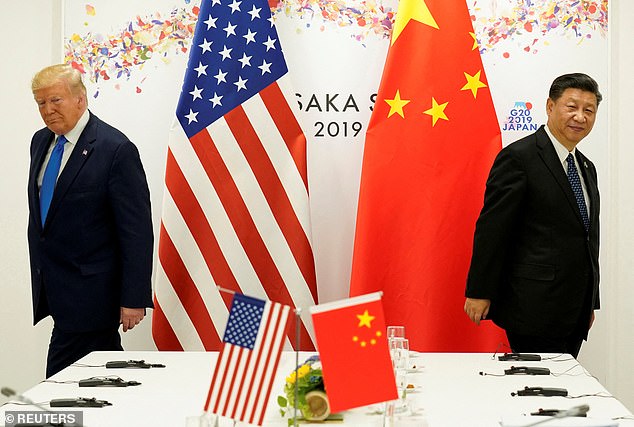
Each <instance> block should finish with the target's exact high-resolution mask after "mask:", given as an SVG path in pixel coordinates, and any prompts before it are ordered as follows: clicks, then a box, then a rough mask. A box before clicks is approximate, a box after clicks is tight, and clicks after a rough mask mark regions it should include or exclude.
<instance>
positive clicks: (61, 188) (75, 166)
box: [46, 114, 97, 222]
mask: <svg viewBox="0 0 634 427" xmlns="http://www.w3.org/2000/svg"><path fill="white" fill-rule="evenodd" d="M96 135H97V121H96V118H95V117H94V116H93V115H92V114H91V115H90V119H89V120H88V123H87V124H86V127H85V128H84V131H83V132H82V133H81V136H80V137H79V141H77V143H76V144H75V148H73V152H72V153H71V155H70V157H69V158H68V162H67V163H66V165H65V166H64V169H63V170H62V172H61V173H60V174H59V178H57V184H56V185H55V192H54V193H53V200H51V207H50V208H49V211H48V215H47V217H46V220H47V222H48V221H49V219H50V218H52V217H54V216H55V212H56V211H57V207H58V206H59V204H60V203H61V202H62V200H63V199H64V196H65V195H66V192H67V191H68V189H69V187H70V186H71V185H72V183H73V182H74V181H75V178H76V177H77V174H78V173H79V171H80V170H81V168H82V167H83V166H84V164H85V163H86V160H88V158H89V157H90V154H91V153H92V150H93V143H94V142H95V139H96Z"/></svg>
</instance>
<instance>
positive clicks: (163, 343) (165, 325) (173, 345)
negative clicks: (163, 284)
mask: <svg viewBox="0 0 634 427" xmlns="http://www.w3.org/2000/svg"><path fill="white" fill-rule="evenodd" d="M157 330H158V331H160V332H161V333H160V334H157V335H155V337H156V338H155V341H156V345H157V347H161V348H163V349H165V350H166V351H183V347H182V346H181V344H180V342H179V341H178V338H177V337H176V334H175V333H174V329H172V326H171V325H170V323H169V321H168V320H167V318H166V317H165V313H163V308H162V307H161V305H160V304H159V302H158V300H157V299H156V297H155V298H154V313H153V315H152V333H154V332H155V331H157Z"/></svg>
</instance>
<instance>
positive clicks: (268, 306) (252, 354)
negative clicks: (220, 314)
mask: <svg viewBox="0 0 634 427" xmlns="http://www.w3.org/2000/svg"><path fill="white" fill-rule="evenodd" d="M289 312H290V307H289V306H287V305H283V304H279V303H276V302H270V301H267V302H265V301H262V300H259V299H257V298H251V297H248V296H246V295H240V294H236V295H234V297H233V304H232V306H231V312H230V314H229V321H228V322H227V328H226V330H225V335H224V338H223V342H224V344H223V347H222V350H221V351H220V355H219V356H218V362H217V363H216V367H215V369H214V374H213V377H212V380H211V387H210V388H209V394H208V395H207V401H206V402H205V408H204V409H205V411H208V412H212V413H214V414H218V415H223V416H226V417H230V418H233V419H234V420H238V421H244V422H247V423H249V424H257V425H262V421H263V419H264V414H265V412H266V407H267V404H268V401H269V395H270V394H271V386H272V385H273V380H274V379H275V373H276V372H277V366H278V364H279V361H280V354H281V352H282V341H283V339H284V330H285V329H286V326H287V321H288V317H289Z"/></svg>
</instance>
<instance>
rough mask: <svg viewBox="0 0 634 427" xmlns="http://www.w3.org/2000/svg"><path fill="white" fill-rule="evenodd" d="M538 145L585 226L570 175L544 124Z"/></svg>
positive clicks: (541, 155) (540, 153)
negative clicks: (569, 179) (567, 173)
mask: <svg viewBox="0 0 634 427" xmlns="http://www.w3.org/2000/svg"><path fill="white" fill-rule="evenodd" d="M537 147H538V148H539V155H540V157H541V158H542V160H543V161H544V163H545V164H546V166H547V167H548V169H549V170H550V173H551V174H552V175H553V177H554V178H555V181H557V184H558V185H559V187H560V188H561V190H562V191H563V193H564V195H565V197H566V200H568V205H569V206H570V208H571V209H572V210H573V212H574V213H575V215H576V216H577V219H578V220H579V223H580V224H581V225H582V226H583V219H582V218H581V212H579V205H577V199H576V198H575V193H573V191H572V188H571V187H570V182H568V177H567V176H566V172H564V168H563V166H562V164H561V161H560V160H559V156H557V152H556V151H555V147H553V143H552V142H551V141H550V138H549V137H548V134H547V133H546V131H545V130H544V128H543V126H542V127H541V128H540V129H539V130H538V131H537Z"/></svg>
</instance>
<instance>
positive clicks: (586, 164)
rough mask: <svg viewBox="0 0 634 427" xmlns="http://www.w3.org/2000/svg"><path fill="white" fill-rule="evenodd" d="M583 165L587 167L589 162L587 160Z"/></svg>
mask: <svg viewBox="0 0 634 427" xmlns="http://www.w3.org/2000/svg"><path fill="white" fill-rule="evenodd" d="M583 166H584V167H586V168H587V167H588V163H587V162H586V161H585V160H584V161H583Z"/></svg>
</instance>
